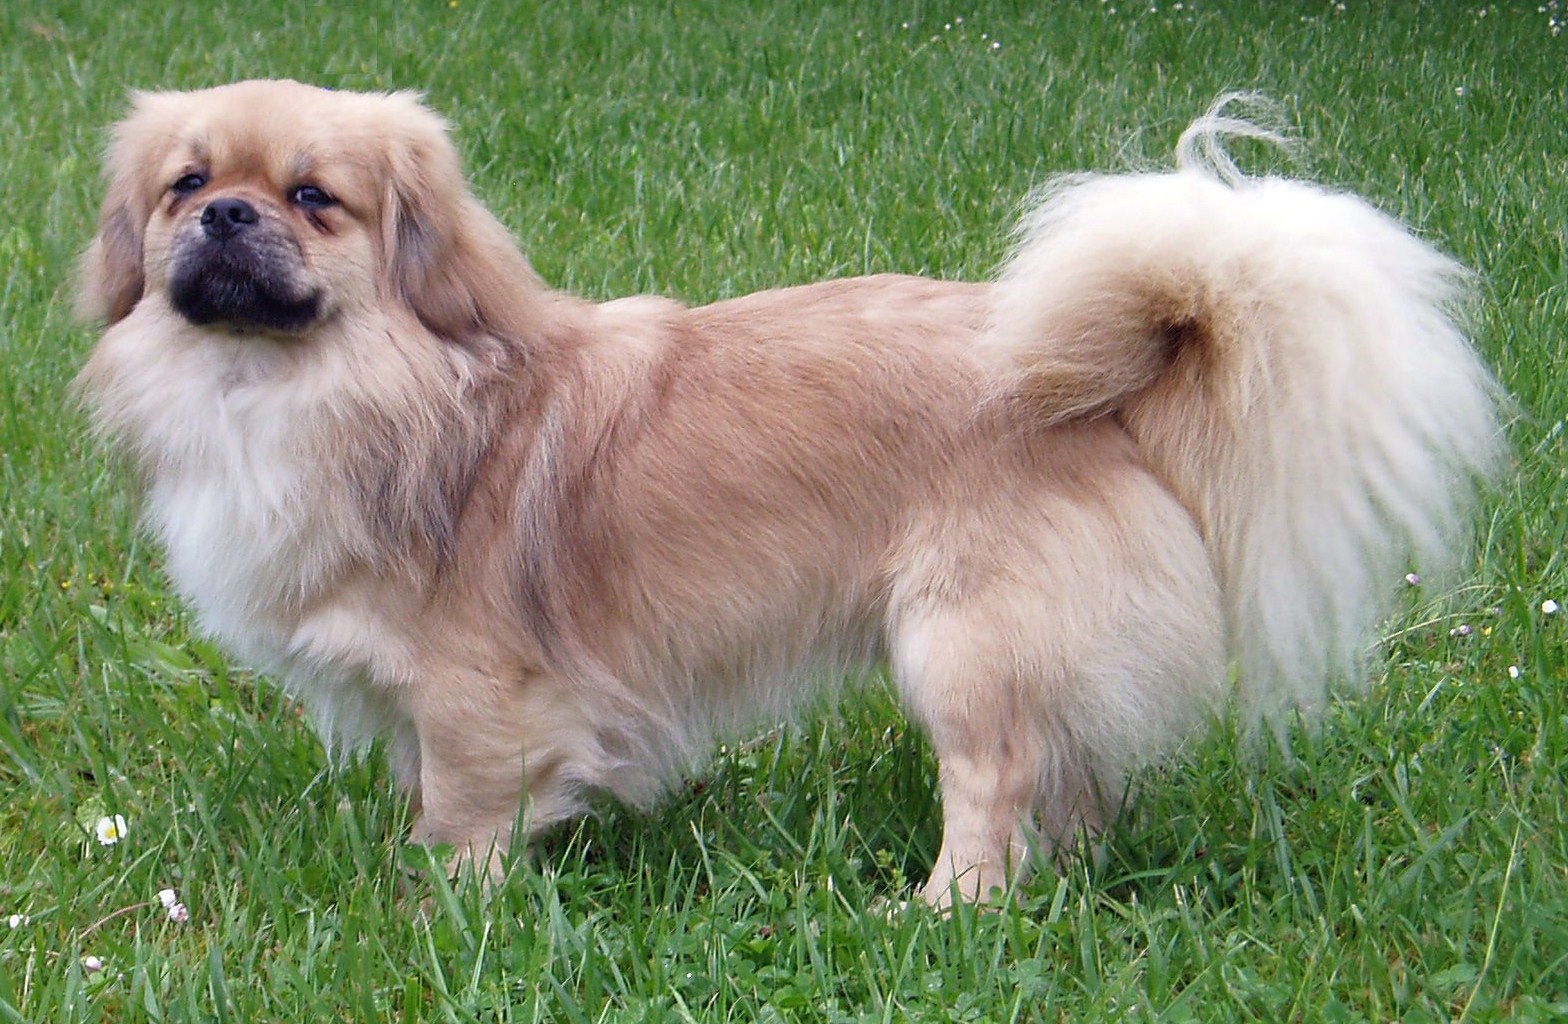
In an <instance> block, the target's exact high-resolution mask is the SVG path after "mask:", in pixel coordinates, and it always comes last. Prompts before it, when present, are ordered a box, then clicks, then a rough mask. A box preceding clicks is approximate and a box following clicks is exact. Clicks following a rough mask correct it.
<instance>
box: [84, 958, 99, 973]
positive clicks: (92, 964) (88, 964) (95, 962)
mask: <svg viewBox="0 0 1568 1024" xmlns="http://www.w3.org/2000/svg"><path fill="white" fill-rule="evenodd" d="M82 970H84V971H86V972H87V973H88V974H97V973H98V972H99V971H101V970H103V961H102V960H101V959H99V958H98V957H95V956H93V955H92V954H91V953H89V954H87V955H86V956H84V957H82Z"/></svg>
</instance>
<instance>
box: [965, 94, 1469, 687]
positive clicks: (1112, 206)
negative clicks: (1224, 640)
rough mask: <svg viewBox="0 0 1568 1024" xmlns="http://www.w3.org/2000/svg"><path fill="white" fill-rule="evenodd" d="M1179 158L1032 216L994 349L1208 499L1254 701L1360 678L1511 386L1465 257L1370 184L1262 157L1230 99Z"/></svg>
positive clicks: (1049, 404)
mask: <svg viewBox="0 0 1568 1024" xmlns="http://www.w3.org/2000/svg"><path fill="white" fill-rule="evenodd" d="M1224 104H1225V101H1222V102H1221V104H1220V105H1219V106H1217V107H1216V108H1215V109H1214V110H1212V111H1210V113H1209V115H1207V116H1206V117H1205V118H1203V119H1201V120H1200V121H1198V122H1197V123H1196V124H1194V125H1193V127H1192V128H1190V129H1189V130H1188V132H1187V134H1186V135H1185V136H1184V137H1183V140H1182V147H1181V154H1180V155H1181V161H1180V167H1179V169H1178V170H1177V171H1175V172H1171V173H1156V174H1129V175H1118V176H1080V177H1072V178H1067V179H1064V180H1062V181H1059V182H1057V183H1056V184H1055V185H1054V186H1052V187H1051V188H1049V189H1047V190H1046V191H1045V192H1044V193H1043V194H1042V196H1041V197H1040V199H1039V201H1038V205H1037V206H1036V207H1035V208H1034V210H1033V211H1032V212H1031V213H1030V214H1028V215H1027V217H1026V218H1025V220H1024V223H1023V225H1022V226H1021V228H1020V231H1019V239H1018V243H1017V246H1016V249H1015V252H1014V254H1013V255H1012V257H1011V259H1010V260H1009V261H1008V263H1007V264H1006V265H1005V266H1004V268H1003V271H1002V274H1001V277H1000V282H999V288H998V293H997V299H996V302H995V306H994V310H993V319H992V324H991V327H990V329H989V330H988V332H987V334H986V336H985V340H984V343H983V344H984V351H985V354H986V356H987V357H988V358H989V359H990V360H991V361H992V362H993V363H994V364H995V365H996V366H997V368H998V371H999V373H1000V374H1001V379H1002V380H1003V381H1004V382H1005V383H1004V389H1005V391H1006V393H1007V394H1008V396H1009V400H1021V401H1023V402H1026V403H1027V405H1028V408H1030V409H1031V411H1032V412H1033V413H1034V415H1036V416H1038V417H1041V418H1043V419H1044V420H1045V421H1047V422H1054V421H1060V420H1064V419H1068V418H1072V417H1078V416H1086V415H1095V414H1102V413H1112V414H1114V415H1116V416H1118V417H1119V418H1120V420H1121V422H1122V423H1123V424H1124V425H1125V427H1126V429H1127V430H1128V431H1129V432H1130V433H1131V434H1132V436H1133V437H1134V438H1135V439H1136V440H1137V442H1138V444H1139V446H1140V448H1141V449H1142V451H1143V452H1144V454H1145V457H1146V458H1147V460H1148V464H1149V466H1150V468H1151V470H1152V471H1153V472H1154V473H1156V474H1157V475H1158V476H1159V477H1160V478H1161V479H1162V480H1164V481H1165V483H1166V485H1167V486H1168V487H1170V488H1171V490H1172V491H1173V492H1174V493H1175V494H1176V495H1177V496H1178V498H1179V499H1180V500H1181V501H1182V502H1183V504H1184V505H1185V506H1186V507H1187V508H1188V510H1190V512H1191V513H1192V515H1193V516H1194V518H1195V519H1196V520H1197V522H1198V524H1199V527H1200V529H1201V531H1202V533H1203V536H1204V539H1205V542H1206V545H1207V547H1208V550H1209V552H1210V557H1211V559H1212V561H1213V564H1214V567H1215V570H1216V573H1217V576H1218V578H1219V581H1220V585H1221V590H1222V593H1223V599H1224V604H1225V612H1226V617H1227V629H1228V632H1229V643H1230V650H1231V652H1232V656H1233V658H1234V659H1235V661H1236V663H1237V665H1238V667H1239V671H1240V676H1241V683H1242V697H1243V700H1244V701H1245V702H1247V703H1248V704H1249V705H1250V706H1251V708H1252V709H1253V711H1254V712H1256V713H1258V714H1268V713H1269V712H1271V711H1274V710H1276V709H1278V708H1281V707H1288V706H1308V707H1310V706H1312V705H1315V704H1318V703H1321V700H1322V698H1323V694H1324V692H1325V687H1326V685H1327V684H1328V683H1330V682H1333V681H1336V680H1348V681H1358V680H1359V679H1360V678H1361V676H1362V675H1363V673H1362V671H1361V669H1362V666H1361V665H1360V661H1361V656H1362V654H1363V653H1364V652H1365V651H1366V650H1367V649H1368V647H1369V646H1370V641H1371V639H1372V634H1373V632H1374V630H1375V628H1376V627H1377V625H1378V624H1379V621H1380V619H1381V618H1382V616H1383V615H1384V614H1385V612H1386V611H1387V602H1388V600H1389V599H1390V598H1391V596H1392V594H1393V592H1394V591H1395V589H1396V588H1397V586H1398V585H1399V584H1400V583H1401V582H1402V577H1403V575H1404V573H1405V572H1406V571H1407V568H1408V567H1409V566H1410V565H1412V564H1414V565H1417V566H1420V567H1422V568H1423V569H1434V568H1438V567H1441V566H1443V565H1448V564H1452V563H1453V561H1454V560H1455V559H1456V557H1457V556H1458V555H1459V554H1461V553H1462V551H1463V547H1464V544H1463V540H1464V538H1465V536H1466V533H1467V530H1466V526H1467V518H1468V515H1469V513H1470V510H1471V505H1472V503H1473V499H1474V496H1475V492H1476V485H1477V483H1478V482H1479V481H1480V480H1482V479H1483V478H1484V477H1485V476H1487V475H1488V474H1489V473H1490V472H1491V471H1492V470H1493V469H1494V467H1495V465H1496V463H1497V461H1498V456H1499V453H1500V429H1499V423H1498V408H1499V399H1500V392H1499V390H1498V388H1497V386H1496V384H1495V383H1494V382H1493V380H1492V378H1491V376H1490V375H1489V374H1488V373H1487V371H1486V370H1485V368H1484V367H1483V366H1482V365H1481V363H1480V361H1479V360H1478V359H1477V357H1476V355H1475V352H1474V350H1473V349H1472V347H1471V345H1470V343H1469V342H1468V340H1467V339H1466V337H1465V334H1464V333H1463V331H1462V329H1461V327H1460V324H1459V322H1458V320H1457V317H1456V308H1457V306H1456V304H1457V302H1458V300H1459V299H1461V298H1462V297H1463V295H1464V292H1465V289H1466V284H1467V276H1466V274H1465V272H1464V270H1463V269H1462V268H1461V267H1459V266H1458V265H1457V264H1456V263H1454V262H1452V261H1451V260H1449V259H1447V258H1446V257H1444V256H1443V255H1441V254H1440V253H1438V252H1437V251H1435V250H1434V249H1432V248H1431V247H1430V246H1428V245H1426V244H1425V243H1423V242H1422V241H1420V240H1419V239H1417V238H1416V237H1415V236H1414V235H1412V234H1411V233H1410V232H1409V231H1408V230H1407V229H1406V228H1404V227H1403V226H1402V225H1401V224H1399V223H1398V222H1397V221H1395V220H1393V219H1392V218H1390V217H1388V216H1386V215H1384V214H1382V213H1380V212H1378V211H1377V210H1375V209H1373V208H1372V207H1371V206H1370V205H1369V204H1367V203H1366V202H1364V201H1363V200H1361V199H1358V198H1356V197H1354V196H1350V195H1345V194H1340V193H1333V192H1329V191H1326V190H1324V189H1321V188H1318V187H1316V186H1313V185H1310V184H1306V183H1303V182H1299V181H1292V180H1286V179H1281V178H1259V179H1247V178H1244V177H1242V176H1241V175H1240V174H1239V173H1237V172H1236V171H1235V168H1234V166H1233V165H1232V164H1230V162H1229V160H1228V158H1226V157H1225V156H1224V154H1223V151H1222V149H1221V148H1220V146H1219V143H1220V142H1222V141H1223V139H1224V138H1226V137H1228V136H1231V135H1237V134H1243V135H1252V136H1263V137H1265V138H1272V137H1273V136H1272V133H1269V132H1266V131H1263V130H1260V129H1256V128H1254V127H1252V126H1251V125H1250V124H1249V123H1248V122H1245V121H1237V120H1234V119H1232V118H1228V117H1226V116H1224V112H1223V107H1224Z"/></svg>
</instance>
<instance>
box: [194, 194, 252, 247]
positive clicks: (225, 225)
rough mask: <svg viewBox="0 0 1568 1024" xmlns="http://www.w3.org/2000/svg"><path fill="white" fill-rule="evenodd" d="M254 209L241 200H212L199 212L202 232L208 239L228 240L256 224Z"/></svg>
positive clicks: (227, 198)
mask: <svg viewBox="0 0 1568 1024" xmlns="http://www.w3.org/2000/svg"><path fill="white" fill-rule="evenodd" d="M256 220H257V218H256V208H255V207H254V206H252V205H250V204H249V203H247V202H246V201H245V200H243V199H234V198H232V197H225V198H223V199H214V200H213V201H212V202H210V203H208V204H207V208H206V209H205V210H203V211H201V226H202V230H204V231H205V232H207V237H208V238H229V237H231V236H233V235H237V234H239V233H240V232H241V231H243V230H245V229H246V228H248V227H250V226H251V225H252V224H254V223H256Z"/></svg>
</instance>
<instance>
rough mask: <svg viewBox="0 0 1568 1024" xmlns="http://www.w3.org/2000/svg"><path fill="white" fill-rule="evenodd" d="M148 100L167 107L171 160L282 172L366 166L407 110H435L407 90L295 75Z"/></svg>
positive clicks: (284, 175)
mask: <svg viewBox="0 0 1568 1024" xmlns="http://www.w3.org/2000/svg"><path fill="white" fill-rule="evenodd" d="M150 99H151V100H153V101H154V102H156V103H158V105H159V106H161V107H162V109H161V110H158V111H157V114H158V115H160V116H159V119H160V120H164V119H165V118H167V120H166V121H165V124H166V126H167V129H168V130H167V133H166V139H167V141H168V142H169V143H170V145H169V146H168V147H167V152H168V154H169V157H170V158H171V159H172V160H173V161H175V162H177V163H180V164H190V165H193V166H194V165H199V166H201V167H204V168H208V169H210V170H212V171H213V172H218V171H219V170H224V171H230V172H234V173H249V174H263V175H266V176H268V177H276V178H279V179H290V178H298V177H300V176H304V175H310V174H315V173H320V172H321V171H322V170H323V169H326V168H332V167H352V168H363V167H364V166H365V165H366V164H367V163H373V162H375V161H376V157H377V155H378V154H382V153H384V152H385V151H386V149H387V147H388V146H389V145H391V140H392V139H394V138H396V137H397V136H398V135H399V131H400V126H403V125H405V119H406V117H407V115H408V113H409V111H410V109H414V110H417V111H418V112H419V113H422V114H425V115H426V116H427V117H431V115H429V114H428V112H427V111H424V110H423V108H421V107H419V106H418V104H417V102H416V101H414V100H413V99H412V97H410V96H407V95H405V94H391V95H380V94H367V93H351V92H334V91H331V90H327V89H319V88H315V87H312V86H305V85H300V84H299V83H293V82H245V83H238V84H235V85H230V86H221V87H218V88H214V89H209V90H202V91H199V92H194V93H184V94H178V93H176V94H162V95H160V96H154V97H150ZM162 101H166V102H167V104H168V105H166V106H165V105H163V102H162ZM431 119H432V120H434V118H433V117H432V118H431Z"/></svg>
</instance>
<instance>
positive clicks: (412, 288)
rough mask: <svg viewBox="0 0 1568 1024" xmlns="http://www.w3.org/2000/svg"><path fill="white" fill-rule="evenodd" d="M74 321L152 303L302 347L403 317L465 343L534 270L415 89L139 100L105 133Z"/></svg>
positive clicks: (495, 320)
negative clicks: (332, 333) (369, 316)
mask: <svg viewBox="0 0 1568 1024" xmlns="http://www.w3.org/2000/svg"><path fill="white" fill-rule="evenodd" d="M108 164H109V167H108V176H109V188H108V194H107V198H106V199H105V201H104V205H103V211H102V215H101V217H100V221H99V228H98V234H97V236H96V238H95V239H94V241H93V244H92V246H91V248H90V249H89V250H88V252H87V254H86V256H85V257H84V259H83V266H82V281H81V309H82V312H83V313H84V314H85V315H86V316H88V317H89V318H91V319H95V320H99V321H105V322H108V323H111V324H112V323H115V322H117V321H119V320H121V319H123V318H125V317H126V316H128V315H130V313H131V312H132V311H133V310H134V309H135V308H136V306H137V305H138V304H139V303H140V302H142V301H143V299H144V298H145V297H147V296H149V295H153V294H157V295H159V296H161V297H162V298H163V299H164V300H166V301H167V303H168V305H169V306H170V307H171V308H172V309H173V310H174V311H175V312H176V313H178V314H179V315H180V316H181V317H183V318H184V319H185V320H187V321H188V322H190V323H192V324H197V325H211V326H212V327H213V328H214V329H220V330H231V331H234V332H255V333H264V334H268V335H274V336H305V335H309V334H311V333H312V332H313V331H315V330H316V329H317V328H318V327H319V326H320V325H322V324H324V323H327V322H330V321H331V320H332V319H333V318H335V317H338V316H341V315H348V316H357V315H360V314H362V313H363V312H364V311H365V310H368V309H376V310H385V309H387V308H388V307H389V306H395V307H401V308H403V309H406V310H408V311H409V312H411V313H412V314H413V316H414V317H416V318H417V319H418V321H419V322H420V323H421V324H423V325H424V326H425V327H426V328H427V329H428V330H430V331H431V332H432V333H434V334H436V335H438V336H442V337H445V338H448V339H451V340H457V341H462V340H464V339H465V338H467V337H469V336H471V335H473V334H475V333H481V332H482V333H488V334H503V335H504V334H507V333H511V332H509V331H507V330H506V329H505V328H506V327H507V326H515V325H508V324H507V323H506V321H508V320H510V319H515V307H516V305H517V302H516V299H517V296H518V294H519V292H520V291H524V290H526V288H527V286H528V284H529V282H530V281H531V280H532V273H531V271H530V270H529V269H528V266H527V264H526V263H525V262H524V261H523V259H522V257H521V256H519V255H518V254H517V253H516V250H515V249H514V248H513V246H512V243H511V239H510V237H509V236H508V235H507V234H506V232H505V230H504V229H503V228H501V226H500V225H499V224H498V223H496V222H495V220H494V219H493V218H491V217H490V216H489V215H488V214H487V213H486V212H485V211H484V210H483V209H482V208H481V207H480V206H479V205H478V203H476V202H475V201H474V200H473V199H472V197H471V196H470V194H469V191H468V188H467V185H466V183H465V182H464V179H463V176H462V172H461V168H460V166H459V162H458V159H457V155H456V153H455V152H454V151H453V148H452V146H451V143H450V142H449V140H448V138H447V134H446V125H445V122H443V121H442V119H441V118H439V117H437V116H436V115H435V114H433V113H431V112H430V111H429V110H428V109H426V108H425V107H424V106H423V105H422V104H421V103H420V101H419V98H418V97H417V96H416V95H414V94H412V93H405V92H400V93H390V94H372V93H349V92H334V91H331V90H327V89H320V88H315V87H312V86H307V85H302V84H300V83H298V82H289V81H251V82H240V83H236V84H233V85H226V86H220V87H218V88H213V89H206V90H201V91H196V92H161V93H138V94H135V96H134V98H133V110H132V112H131V114H130V116H129V117H127V118H126V119H125V120H124V121H122V122H121V123H120V124H119V125H118V126H117V127H116V128H115V131H114V136H113V141H112V144H111V147H110V152H109V160H108Z"/></svg>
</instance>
